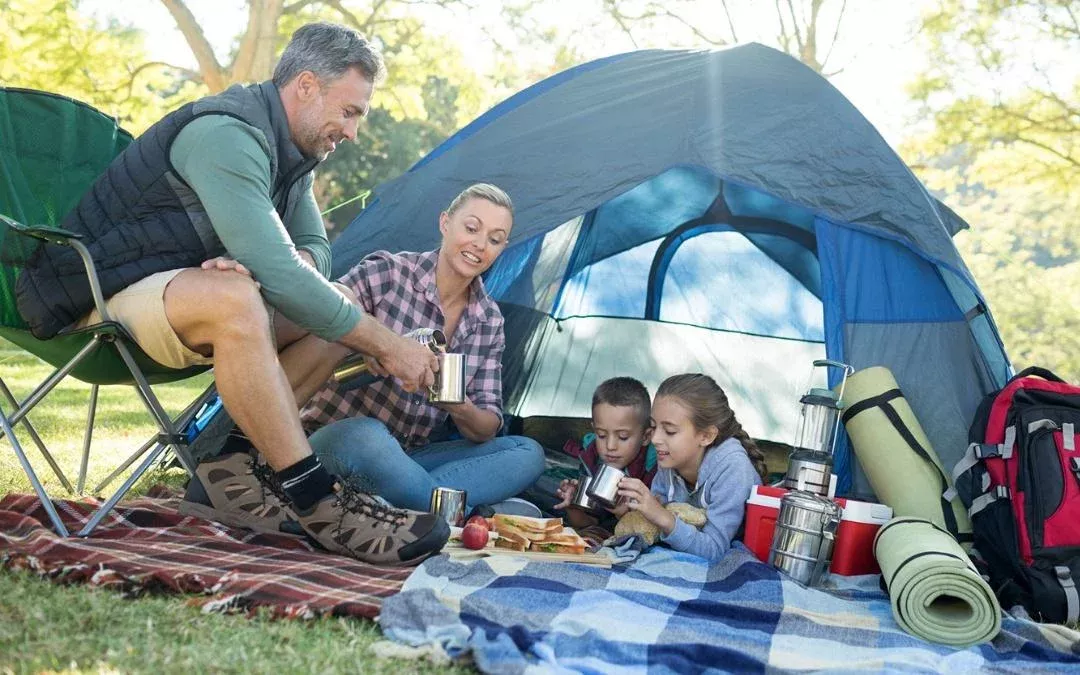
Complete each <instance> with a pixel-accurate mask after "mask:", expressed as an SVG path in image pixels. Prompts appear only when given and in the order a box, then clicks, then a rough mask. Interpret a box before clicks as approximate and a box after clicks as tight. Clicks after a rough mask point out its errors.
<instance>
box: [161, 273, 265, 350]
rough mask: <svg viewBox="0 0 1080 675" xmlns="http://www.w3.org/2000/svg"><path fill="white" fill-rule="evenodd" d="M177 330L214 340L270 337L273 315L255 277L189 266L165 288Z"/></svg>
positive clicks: (200, 339) (194, 337)
mask: <svg viewBox="0 0 1080 675" xmlns="http://www.w3.org/2000/svg"><path fill="white" fill-rule="evenodd" d="M165 309H166V313H167V315H168V318H169V322H170V323H171V324H172V325H173V327H174V329H176V332H177V334H179V335H181V336H183V337H185V338H186V339H191V340H192V341H193V342H197V343H206V344H213V343H215V342H217V341H219V340H222V339H228V338H232V337H244V338H248V339H251V338H254V339H258V337H260V336H262V337H266V338H267V339H269V337H270V317H269V314H268V313H267V311H266V305H265V304H264V303H263V299H262V295H261V294H260V293H259V287H258V285H256V283H255V282H254V280H252V279H251V277H248V276H246V275H243V274H239V273H237V272H229V271H221V270H201V269H200V270H186V271H185V272H183V273H181V274H179V275H177V277H176V278H175V279H173V280H172V282H170V284H169V286H168V287H167V288H166V291H165Z"/></svg>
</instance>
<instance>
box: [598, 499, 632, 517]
mask: <svg viewBox="0 0 1080 675" xmlns="http://www.w3.org/2000/svg"><path fill="white" fill-rule="evenodd" d="M604 510H605V511H607V512H608V513H610V514H611V515H613V516H615V517H616V518H622V517H623V516H625V515H626V512H627V511H629V510H630V507H629V506H628V505H627V503H626V500H625V499H620V500H619V503H618V504H616V505H615V508H611V509H608V508H605V509H604Z"/></svg>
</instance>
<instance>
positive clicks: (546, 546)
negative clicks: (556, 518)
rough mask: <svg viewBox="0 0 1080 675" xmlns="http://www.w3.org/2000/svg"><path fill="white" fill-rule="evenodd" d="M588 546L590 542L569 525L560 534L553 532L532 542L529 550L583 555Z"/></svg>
mask: <svg viewBox="0 0 1080 675" xmlns="http://www.w3.org/2000/svg"><path fill="white" fill-rule="evenodd" d="M586 548H588V543H587V542H586V541H585V540H584V539H582V538H581V537H580V536H578V533H577V532H575V531H574V530H573V529H571V528H569V527H567V528H564V529H563V531H562V532H559V533H558V534H551V535H548V536H547V537H545V538H544V539H543V540H541V541H534V542H532V546H531V547H530V548H529V550H530V551H541V552H544V553H571V554H574V555H581V554H583V553H585V549H586Z"/></svg>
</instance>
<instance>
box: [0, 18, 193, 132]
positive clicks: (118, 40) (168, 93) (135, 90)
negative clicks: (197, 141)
mask: <svg viewBox="0 0 1080 675" xmlns="http://www.w3.org/2000/svg"><path fill="white" fill-rule="evenodd" d="M143 41H144V37H143V34H142V33H141V32H140V31H138V30H136V29H134V28H132V27H130V26H124V25H121V24H119V23H116V22H113V23H110V24H108V25H106V26H97V25H95V24H94V22H93V21H91V20H89V19H87V18H85V17H83V16H81V15H80V14H79V13H78V11H77V5H75V4H74V3H71V2H68V1H66V0H45V1H41V0H37V1H35V0H0V84H2V85H4V86H10V87H26V88H29V89H43V90H46V91H52V92H56V93H59V94H64V95H66V96H71V97H72V98H76V99H78V100H81V101H85V102H87V103H89V104H91V105H93V106H94V107H96V108H99V109H100V110H102V111H103V112H105V113H107V114H110V115H113V116H114V117H116V118H117V119H119V120H120V123H121V124H122V125H123V126H124V127H125V128H127V129H128V130H129V131H132V132H135V133H138V132H141V131H142V130H143V129H145V128H146V127H147V126H149V125H150V124H152V123H153V122H154V121H155V120H157V119H158V118H159V117H160V116H161V114H162V113H163V112H164V111H166V110H169V109H170V108H173V107H176V106H178V105H180V104H182V103H184V102H186V101H188V100H193V99H195V98H197V97H198V96H200V95H201V94H202V93H204V91H203V90H202V88H201V87H200V86H198V85H196V84H195V83H193V82H192V81H190V80H189V79H184V78H183V77H179V76H180V75H181V74H180V73H178V72H177V69H175V68H173V67H171V66H169V65H167V64H163V63H159V62H154V61H151V60H150V59H149V58H148V57H147V54H146V49H145V48H144V44H143Z"/></svg>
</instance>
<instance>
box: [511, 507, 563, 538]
mask: <svg viewBox="0 0 1080 675" xmlns="http://www.w3.org/2000/svg"><path fill="white" fill-rule="evenodd" d="M494 520H495V531H496V532H498V533H499V534H500V535H502V528H509V529H511V530H514V531H516V532H517V533H519V534H521V535H522V536H524V537H525V538H527V539H529V540H531V541H543V540H544V539H545V538H547V537H549V536H551V535H555V534H561V533H562V531H563V522H562V518H530V517H528V516H508V515H504V514H501V513H497V514H495V518H494Z"/></svg>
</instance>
